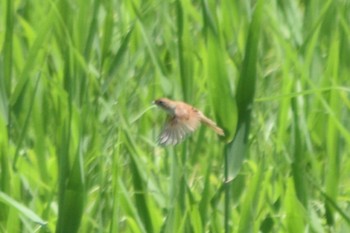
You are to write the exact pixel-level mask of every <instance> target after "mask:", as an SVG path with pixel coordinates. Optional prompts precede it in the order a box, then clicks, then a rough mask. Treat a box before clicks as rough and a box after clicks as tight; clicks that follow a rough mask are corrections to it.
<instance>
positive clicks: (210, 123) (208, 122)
mask: <svg viewBox="0 0 350 233" xmlns="http://www.w3.org/2000/svg"><path fill="white" fill-rule="evenodd" d="M199 118H200V121H201V122H202V123H203V124H205V125H207V126H209V127H210V128H212V129H213V130H214V131H215V132H216V133H217V134H218V135H220V136H224V135H225V133H224V131H223V130H222V129H221V128H220V127H218V126H217V125H216V123H215V122H214V121H212V120H210V119H209V118H208V117H206V116H204V114H203V113H200V114H199Z"/></svg>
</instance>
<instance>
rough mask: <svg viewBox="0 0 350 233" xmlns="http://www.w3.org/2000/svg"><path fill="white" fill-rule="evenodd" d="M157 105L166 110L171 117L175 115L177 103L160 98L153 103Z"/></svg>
mask: <svg viewBox="0 0 350 233" xmlns="http://www.w3.org/2000/svg"><path fill="white" fill-rule="evenodd" d="M153 103H154V104H155V105H157V106H158V107H160V108H161V109H163V110H165V111H166V112H167V113H169V114H170V115H174V114H175V108H176V102H175V101H172V100H169V99H167V98H159V99H156V100H155V101H153Z"/></svg>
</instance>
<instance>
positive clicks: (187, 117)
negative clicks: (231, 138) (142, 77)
mask: <svg viewBox="0 0 350 233" xmlns="http://www.w3.org/2000/svg"><path fill="white" fill-rule="evenodd" d="M154 103H155V104H156V105H157V106H158V107H160V108H162V109H163V110H165V111H166V112H167V113H168V114H169V119H168V120H167V122H166V124H165V126H164V129H163V131H162V133H161V134H160V136H159V144H160V145H163V146H167V145H175V144H177V143H179V142H181V141H182V140H183V139H184V138H185V137H186V136H187V135H188V134H190V133H192V132H193V131H195V130H196V129H197V128H198V127H199V125H200V123H203V124H205V125H207V126H209V127H210V128H212V129H213V130H214V131H215V132H216V133H217V134H218V135H221V136H223V135H224V131H223V130H222V129H221V128H219V127H218V126H217V125H216V123H215V122H214V121H212V120H210V119H209V118H207V117H206V116H205V115H204V114H203V113H202V112H201V111H199V110H197V109H196V108H194V107H192V106H191V105H189V104H186V103H184V102H181V101H173V100H170V99H167V98H160V99H157V100H155V101H154Z"/></svg>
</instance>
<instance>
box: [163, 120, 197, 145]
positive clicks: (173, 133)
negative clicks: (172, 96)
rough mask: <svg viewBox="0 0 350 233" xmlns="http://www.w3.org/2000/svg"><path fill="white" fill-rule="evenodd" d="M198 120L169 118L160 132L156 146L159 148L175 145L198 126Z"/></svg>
mask: <svg viewBox="0 0 350 233" xmlns="http://www.w3.org/2000/svg"><path fill="white" fill-rule="evenodd" d="M199 123H200V122H199V119H198V118H197V117H195V118H193V119H191V118H190V119H185V118H178V117H171V118H169V119H168V120H167V121H166V123H165V125H164V128H163V131H162V132H161V134H160V136H159V139H158V144H159V145H161V146H168V145H176V144H178V143H179V142H181V141H182V140H183V139H185V138H186V136H187V135H188V134H190V133H192V132H193V131H194V130H196V128H197V127H198V126H199Z"/></svg>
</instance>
